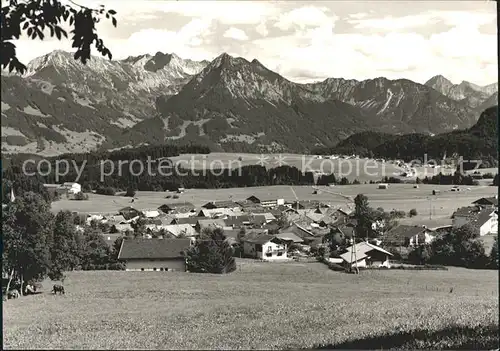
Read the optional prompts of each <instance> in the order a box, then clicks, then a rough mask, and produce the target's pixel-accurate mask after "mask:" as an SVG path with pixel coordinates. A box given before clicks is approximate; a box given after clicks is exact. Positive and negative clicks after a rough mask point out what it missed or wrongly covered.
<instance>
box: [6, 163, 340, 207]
mask: <svg viewBox="0 0 500 351" xmlns="http://www.w3.org/2000/svg"><path fill="white" fill-rule="evenodd" d="M135 166H136V165H134V166H133V167H132V170H130V169H129V167H128V165H125V166H123V167H121V172H119V171H118V170H115V172H113V174H112V175H110V176H106V177H104V178H103V181H102V182H101V179H100V177H101V172H100V167H99V166H94V167H91V166H87V167H85V168H84V171H83V172H82V176H81V177H80V179H79V180H78V183H80V184H81V185H82V190H84V191H91V190H96V191H97V192H98V193H105V194H108V195H112V194H113V193H114V192H117V191H126V190H128V189H133V190H139V191H165V190H177V189H178V188H179V187H186V188H203V189H214V188H233V187H252V186H267V185H314V184H315V182H314V175H313V173H311V172H306V173H302V172H301V171H300V170H299V169H297V168H296V167H290V166H281V167H277V168H272V169H266V168H265V167H263V166H258V165H250V166H243V167H242V168H239V169H218V170H212V171H205V172H203V170H185V169H180V170H176V169H175V168H173V169H170V170H169V171H170V172H171V173H172V174H170V175H163V176H162V175H160V174H159V172H158V169H157V167H155V164H152V166H151V172H147V171H145V172H143V173H141V174H139V169H137V167H139V165H137V167H135ZM110 167H111V166H110ZM116 168H118V167H116ZM18 171H19V169H17V168H15V167H13V168H9V169H6V170H4V171H3V179H4V182H3V189H2V193H3V200H4V202H5V200H6V195H7V194H8V193H9V191H10V189H11V187H12V188H13V189H14V192H15V193H16V194H22V193H24V192H25V191H35V192H37V193H40V194H42V196H43V197H44V199H48V198H49V197H50V196H49V194H48V193H47V191H46V190H45V189H44V188H43V184H44V183H48V184H54V183H62V182H73V181H75V180H76V179H77V171H76V170H75V169H71V168H70V169H69V170H68V171H69V172H68V174H67V175H65V176H61V177H59V180H58V181H56V174H55V173H54V172H52V173H50V174H48V175H46V176H41V175H36V176H27V175H24V174H23V173H22V172H18ZM131 171H132V172H131ZM164 172H166V171H164ZM154 173H156V175H154ZM133 174H138V175H133ZM343 182H344V183H343V184H349V182H346V180H343ZM106 189H112V191H109V190H106Z"/></svg>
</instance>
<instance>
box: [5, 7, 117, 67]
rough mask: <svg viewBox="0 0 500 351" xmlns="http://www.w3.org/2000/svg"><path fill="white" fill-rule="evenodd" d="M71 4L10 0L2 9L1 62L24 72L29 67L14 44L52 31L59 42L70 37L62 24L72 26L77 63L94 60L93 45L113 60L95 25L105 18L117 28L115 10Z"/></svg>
mask: <svg viewBox="0 0 500 351" xmlns="http://www.w3.org/2000/svg"><path fill="white" fill-rule="evenodd" d="M70 2H71V4H63V3H62V2H61V1H58V0H28V1H19V0H10V1H8V2H7V4H6V5H4V6H2V11H1V18H0V22H1V40H2V44H1V51H2V56H1V63H2V67H3V68H7V67H8V68H9V72H12V71H14V70H15V71H17V72H19V73H21V74H22V73H24V72H25V71H26V66H25V65H24V64H23V63H21V62H20V61H19V59H18V58H17V55H16V45H14V43H13V41H14V40H18V39H19V38H20V37H21V36H22V35H23V34H26V35H27V36H28V37H29V38H30V39H33V40H35V39H40V40H43V39H44V38H45V33H44V30H45V29H46V28H48V29H49V30H50V36H51V37H54V36H56V37H57V39H58V40H61V38H62V37H65V38H67V37H68V34H67V33H66V31H65V30H64V29H63V28H61V26H60V25H61V24H62V23H63V22H64V23H69V26H70V27H71V28H72V30H71V32H70V33H71V34H73V36H72V38H71V40H72V47H73V48H76V49H77V50H76V52H75V54H74V58H75V60H79V61H80V62H82V63H83V64H86V63H87V61H88V60H89V59H90V55H91V46H92V45H95V48H96V49H97V51H98V52H99V53H100V54H101V55H102V56H107V57H109V59H111V58H112V55H111V52H110V51H109V49H108V48H107V47H106V46H105V45H104V42H103V40H102V39H101V38H99V36H98V34H97V32H96V28H95V24H96V23H98V22H99V21H100V20H101V17H102V16H103V15H104V16H105V17H106V18H107V19H110V20H111V23H112V24H113V26H115V27H116V25H117V20H116V18H115V17H114V15H116V11H115V10H108V11H106V10H105V8H104V5H100V6H99V8H98V9H92V8H88V7H85V6H81V5H78V4H76V3H74V2H72V1H70Z"/></svg>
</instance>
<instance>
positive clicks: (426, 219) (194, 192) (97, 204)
mask: <svg viewBox="0 0 500 351" xmlns="http://www.w3.org/2000/svg"><path fill="white" fill-rule="evenodd" d="M461 188H462V189H463V191H459V192H452V191H450V189H451V186H450V185H420V186H419V188H418V189H415V188H413V185H412V184H390V186H389V188H388V189H385V190H382V189H378V187H377V185H376V184H360V185H344V186H336V187H323V188H322V189H323V190H324V191H321V190H320V192H319V194H313V188H312V187H311V186H294V187H290V186H266V187H250V188H228V189H188V190H186V192H185V193H184V194H181V195H180V198H179V199H172V198H170V199H167V198H166V196H167V195H168V193H167V192H152V191H151V192H148V191H144V192H143V191H139V192H137V193H136V199H135V200H134V202H133V203H131V202H130V201H131V199H130V198H129V197H122V196H106V195H96V194H89V196H90V199H89V200H86V201H76V200H68V199H62V200H59V201H56V202H53V203H52V210H53V211H54V212H57V211H60V210H69V211H76V212H80V213H100V214H106V213H107V214H115V213H117V211H118V210H119V209H121V208H123V207H126V206H133V207H135V208H136V209H138V210H143V209H150V208H155V209H156V208H158V207H159V206H161V205H163V204H165V203H172V202H191V203H192V204H194V205H195V206H196V207H197V208H199V207H200V206H202V205H204V204H206V203H207V202H209V201H218V200H229V199H230V198H231V199H232V200H233V201H238V200H244V199H246V198H248V197H249V196H251V195H255V196H257V197H259V198H262V199H272V198H274V199H276V198H282V199H285V201H287V200H288V201H294V200H295V196H294V193H293V192H292V190H291V189H293V190H294V191H295V193H296V194H297V197H298V198H299V199H300V200H313V199H314V200H319V201H323V202H326V203H330V204H332V205H336V206H347V205H348V204H350V203H351V202H350V201H348V200H346V199H345V198H343V197H342V196H338V195H334V194H332V193H338V194H342V195H345V196H350V197H351V198H354V197H355V196H356V195H357V194H364V195H366V196H367V197H368V201H369V203H370V206H371V207H373V208H377V207H383V208H384V209H385V210H387V211H389V210H392V209H396V210H404V211H405V212H408V211H410V210H411V209H413V208H415V209H416V210H417V213H418V215H417V216H415V217H412V218H404V219H402V220H401V223H404V224H419V225H427V226H428V227H436V226H442V225H449V224H451V218H450V217H451V214H452V213H453V212H454V211H455V210H456V209H457V208H458V207H462V206H470V205H471V203H472V202H473V201H475V200H477V199H479V198H481V197H489V196H494V195H495V194H496V193H497V188H496V187H493V186H472V187H470V190H467V188H468V187H465V186H463V187H461ZM320 189H321V187H320ZM432 190H440V193H439V194H438V195H432ZM327 191H328V192H327Z"/></svg>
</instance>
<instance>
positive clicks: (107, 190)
mask: <svg viewBox="0 0 500 351" xmlns="http://www.w3.org/2000/svg"><path fill="white" fill-rule="evenodd" d="M95 192H96V194H99V195H110V196H114V195H115V194H116V189H115V188H113V187H111V186H107V187H99V188H97V189H96V191H95Z"/></svg>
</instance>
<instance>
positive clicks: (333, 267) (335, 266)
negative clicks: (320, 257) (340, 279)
mask: <svg viewBox="0 0 500 351" xmlns="http://www.w3.org/2000/svg"><path fill="white" fill-rule="evenodd" d="M327 266H328V268H330V269H331V270H332V271H336V272H345V268H344V267H343V266H341V265H339V264H336V263H333V262H328V261H327Z"/></svg>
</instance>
